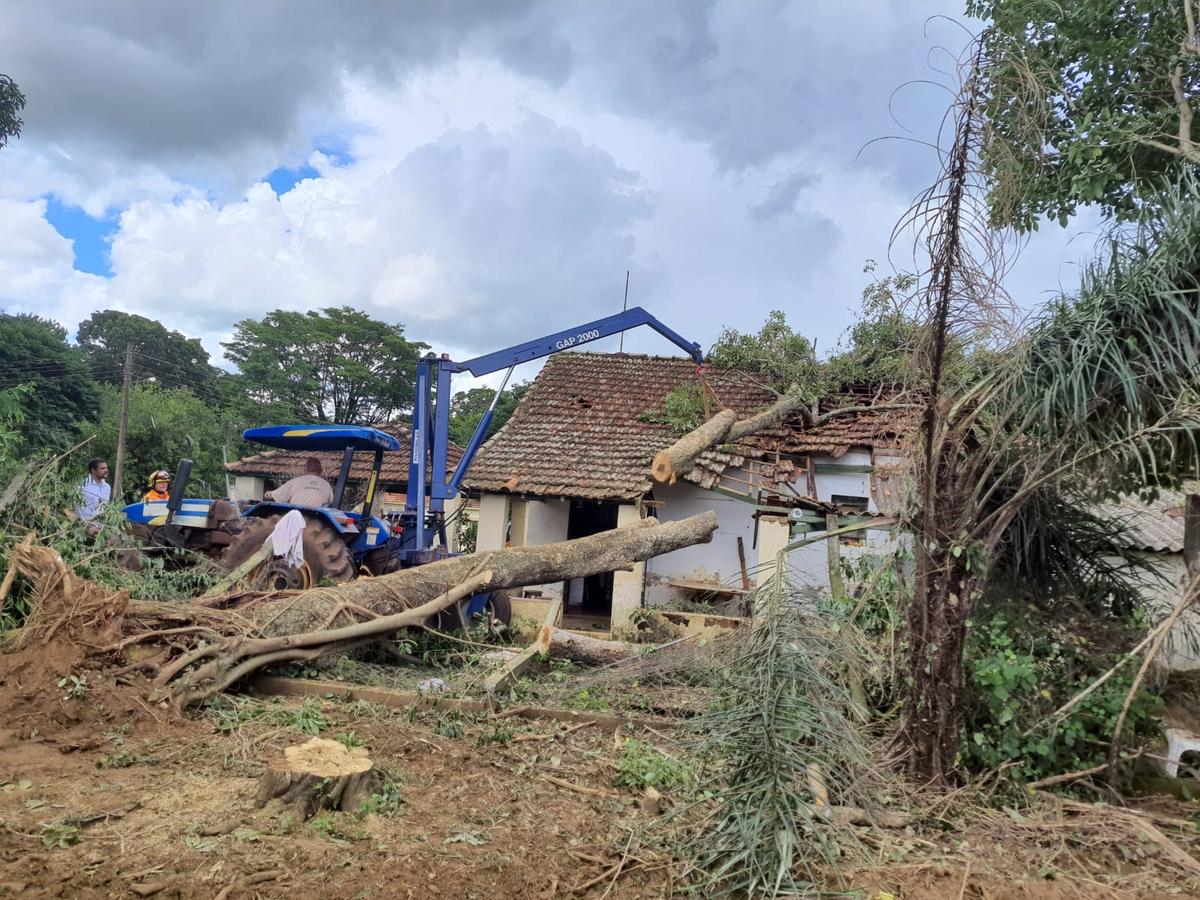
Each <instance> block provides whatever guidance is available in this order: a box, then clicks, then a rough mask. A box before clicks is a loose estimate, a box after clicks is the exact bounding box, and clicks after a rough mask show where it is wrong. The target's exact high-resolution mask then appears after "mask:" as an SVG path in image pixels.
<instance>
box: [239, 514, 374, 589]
mask: <svg viewBox="0 0 1200 900" xmlns="http://www.w3.org/2000/svg"><path fill="white" fill-rule="evenodd" d="M281 518H283V516H282V515H273V516H262V517H259V518H252V519H250V520H249V521H248V522H247V523H246V525H245V527H244V528H242V530H241V531H240V532H238V534H237V536H236V537H235V538H234V539H233V541H232V542H231V543H230V544H229V547H228V549H226V551H225V553H224V554H222V556H221V567H222V568H223V569H225V571H226V572H232V571H233V570H234V569H236V568H237V567H238V566H240V565H241V564H242V563H243V562H245V561H246V560H247V559H249V558H250V557H251V556H253V555H254V554H255V553H257V552H258V549H259V548H260V547H262V545H263V541H265V540H266V539H267V538H268V537H270V536H271V532H272V531H274V530H275V525H276V523H278V522H279V520H280V519H281ZM303 542H304V565H303V567H302V568H301V570H300V571H297V570H295V569H287V568H286V567H284V566H283V564H282V560H280V559H275V560H273V561H268V562H266V563H263V565H262V566H259V567H258V569H257V570H256V571H255V572H253V573H251V576H250V580H251V581H257V580H259V579H260V578H262V577H264V576H267V578H268V581H269V585H268V587H269V588H270V589H272V590H278V589H289V588H291V589H304V588H310V587H316V586H317V585H318V584H320V583H321V581H322V580H323V579H326V578H328V579H330V580H331V581H334V582H341V581H353V580H354V576H355V575H356V574H357V573H356V572H355V569H354V559H353V557H351V555H350V548H349V547H347V546H346V543H345V542H344V541H343V540H342V538H341V536H340V535H339V534H338V533H337V532H336V531H334V530H333V528H332V527H330V526H329V525H328V524H327V523H325V522H322V521H321V520H320V519H315V518H314V519H309V520H308V521H307V523H306V524H305V526H304V537H303ZM264 570H266V571H264ZM272 572H273V573H276V575H275V577H270V573H272Z"/></svg>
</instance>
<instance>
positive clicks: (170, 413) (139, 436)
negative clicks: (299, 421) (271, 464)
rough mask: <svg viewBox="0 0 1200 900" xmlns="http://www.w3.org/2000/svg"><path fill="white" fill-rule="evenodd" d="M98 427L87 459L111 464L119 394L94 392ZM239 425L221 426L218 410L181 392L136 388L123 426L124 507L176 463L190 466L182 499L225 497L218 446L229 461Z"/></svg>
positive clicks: (224, 419)
mask: <svg viewBox="0 0 1200 900" xmlns="http://www.w3.org/2000/svg"><path fill="white" fill-rule="evenodd" d="M100 398H101V399H100V409H99V413H100V415H99V424H98V426H97V428H96V440H95V442H94V443H93V444H92V449H90V450H89V455H96V456H103V457H105V458H106V459H108V460H109V461H110V463H111V461H112V460H113V458H114V456H115V454H116V450H117V426H118V422H119V420H120V413H121V389H120V388H119V387H116V386H113V385H108V384H106V385H101V387H100ZM238 431H240V423H231V422H229V421H227V417H226V415H225V414H224V413H223V412H222V410H220V409H217V408H215V407H214V406H213V405H212V404H210V403H208V402H206V401H205V400H202V399H201V398H200V397H197V396H196V395H195V394H193V393H191V392H190V391H188V390H183V389H168V388H164V387H161V386H159V385H157V384H146V383H137V384H134V385H132V387H131V388H130V391H129V426H128V431H127V433H126V438H125V471H126V472H127V473H128V475H127V476H126V478H125V485H124V487H125V494H126V497H125V501H126V502H132V501H133V500H135V499H138V498H140V497H141V495H142V494H143V493H144V492H145V491H146V479H147V477H149V475H150V473H152V472H154V471H155V470H156V469H168V470H169V471H172V472H174V471H175V468H176V466H177V465H178V463H179V460H180V459H182V458H183V457H187V458H189V459H191V460H192V461H193V463H194V464H195V465H194V466H193V468H192V476H191V480H189V482H188V485H189V487H188V492H187V493H188V495H189V496H191V497H204V496H210V495H211V496H215V497H221V496H224V494H225V480H224V471H225V469H224V465H223V459H222V456H221V447H222V445H223V444H229V453H230V458H231V459H235V458H236V453H237V447H236V446H235V445H234V443H233V442H234V441H235V440H236V439H237V437H238Z"/></svg>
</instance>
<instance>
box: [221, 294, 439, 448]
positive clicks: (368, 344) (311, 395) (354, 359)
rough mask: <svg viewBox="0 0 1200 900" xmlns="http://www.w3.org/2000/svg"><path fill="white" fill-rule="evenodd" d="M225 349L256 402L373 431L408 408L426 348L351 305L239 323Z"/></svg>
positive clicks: (281, 312) (400, 329)
mask: <svg viewBox="0 0 1200 900" xmlns="http://www.w3.org/2000/svg"><path fill="white" fill-rule="evenodd" d="M221 346H223V347H224V348H225V351H226V355H227V356H228V357H229V359H230V360H231V361H232V362H234V363H235V364H236V365H237V366H238V368H239V369H240V370H241V373H242V376H243V378H242V383H243V384H244V386H245V388H246V389H247V391H248V392H249V393H250V395H251V396H252V397H253V399H254V400H255V401H256V402H260V403H276V404H283V405H284V406H286V407H289V408H291V409H292V410H294V411H295V414H296V415H298V416H302V417H304V418H306V419H309V420H313V421H319V422H326V421H335V422H354V423H359V424H375V423H379V422H384V421H387V420H388V419H390V418H392V417H393V416H395V415H396V414H397V413H400V412H402V411H404V410H406V409H408V408H409V407H410V406H411V405H412V401H413V381H414V379H415V378H416V365H417V358H418V356H419V354H420V352H421V351H422V350H425V349H427V348H428V345H427V344H423V343H420V342H417V341H409V340H407V339H406V338H405V337H404V326H403V325H399V324H396V325H389V324H388V323H386V322H380V321H377V320H375V319H372V318H371V317H370V316H368V315H367V314H366V313H363V312H360V311H358V310H356V309H353V308H351V307H349V306H342V307H328V308H326V309H323V310H320V311H312V312H289V311H288V310H283V309H277V310H275V311H274V312H271V313H268V314H267V315H266V316H265V317H264V318H263V319H261V320H259V321H255V320H253V319H244V320H242V321H241V322H238V324H237V327H236V330H235V332H234V336H233V339H232V340H230V341H229V342H228V343H224V344H222V345H221Z"/></svg>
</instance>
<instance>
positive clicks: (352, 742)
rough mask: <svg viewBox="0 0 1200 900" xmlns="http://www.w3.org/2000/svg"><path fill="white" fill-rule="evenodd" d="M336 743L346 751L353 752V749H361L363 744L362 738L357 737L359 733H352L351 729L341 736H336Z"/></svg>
mask: <svg viewBox="0 0 1200 900" xmlns="http://www.w3.org/2000/svg"><path fill="white" fill-rule="evenodd" d="M337 742H338V743H339V744H341V745H342V746H343V747H345V748H346V749H347V750H353V749H354V748H355V747H362V746H363V745H364V743H365V742H364V741H363V739H362V736H361V735H359V733H358V732H357V731H354V730H353V729H351V730H350V731H347V732H344V733H342V734H339V735H338V736H337Z"/></svg>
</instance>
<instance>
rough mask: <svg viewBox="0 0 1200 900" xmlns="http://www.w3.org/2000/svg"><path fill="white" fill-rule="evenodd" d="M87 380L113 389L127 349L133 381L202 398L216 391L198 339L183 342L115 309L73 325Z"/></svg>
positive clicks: (212, 371) (159, 327) (214, 374)
mask: <svg viewBox="0 0 1200 900" xmlns="http://www.w3.org/2000/svg"><path fill="white" fill-rule="evenodd" d="M76 343H77V344H78V345H79V349H80V351H81V352H82V353H83V358H84V360H86V362H87V364H88V367H89V368H90V369H91V371H92V375H93V377H94V378H95V379H96V380H97V381H100V382H102V383H107V384H114V385H119V384H120V383H121V379H122V377H123V374H124V367H125V348H126V347H127V346H129V345H132V346H133V354H134V355H133V364H134V372H135V373H136V377H137V378H142V379H144V378H148V377H149V378H155V379H157V381H158V382H159V383H160V384H163V385H170V386H175V387H188V388H190V389H193V390H196V391H198V392H200V393H203V394H205V395H208V394H211V393H212V391H213V389H214V388H215V386H216V380H217V370H216V369H214V368H213V367H212V366H210V365H209V364H208V351H207V350H205V349H204V347H203V346H202V345H201V344H200V340H199V338H189V337H185V336H184V335H182V334H180V333H179V332H178V331H168V330H167V328H166V327H165V326H164V325H163V324H162V323H161V322H157V321H155V320H154V319H147V318H146V317H145V316H137V315H132V314H131V313H126V312H121V311H120V310H116V309H105V310H98V311H96V312H94V313H92V314H91V315H90V316H88V317H87V318H86V319H84V320H83V321H82V322H80V323H79V333H78V334H77V336H76Z"/></svg>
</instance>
